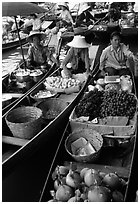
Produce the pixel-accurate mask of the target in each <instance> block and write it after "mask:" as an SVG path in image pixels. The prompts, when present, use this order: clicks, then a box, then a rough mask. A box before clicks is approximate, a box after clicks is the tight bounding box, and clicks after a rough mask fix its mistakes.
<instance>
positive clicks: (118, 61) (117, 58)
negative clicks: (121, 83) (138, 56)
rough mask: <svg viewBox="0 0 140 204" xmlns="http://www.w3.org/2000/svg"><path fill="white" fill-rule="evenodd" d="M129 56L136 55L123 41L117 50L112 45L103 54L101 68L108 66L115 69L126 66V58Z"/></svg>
mask: <svg viewBox="0 0 140 204" xmlns="http://www.w3.org/2000/svg"><path fill="white" fill-rule="evenodd" d="M129 57H134V55H133V53H132V52H131V51H130V50H129V48H128V47H127V46H126V45H125V44H123V43H121V44H120V47H119V48H118V49H117V51H115V50H114V49H113V47H112V45H110V46H108V47H107V48H105V49H104V50H103V52H102V54H101V57H100V70H102V69H104V68H106V67H113V68H115V69H121V68H126V60H127V58H129Z"/></svg>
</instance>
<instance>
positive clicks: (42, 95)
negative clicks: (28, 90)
mask: <svg viewBox="0 0 140 204" xmlns="http://www.w3.org/2000/svg"><path fill="white" fill-rule="evenodd" d="M55 94H56V93H53V92H51V91H47V90H40V91H39V92H38V93H36V94H35V95H34V98H49V97H52V96H54V95H55Z"/></svg>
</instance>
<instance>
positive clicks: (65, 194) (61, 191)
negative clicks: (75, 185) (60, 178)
mask: <svg viewBox="0 0 140 204" xmlns="http://www.w3.org/2000/svg"><path fill="white" fill-rule="evenodd" d="M55 196H56V199H57V200H58V201H62V202H66V201H68V200H69V199H70V198H71V197H72V196H74V192H73V189H72V188H71V187H70V186H67V185H61V186H59V188H58V189H57V191H56V195H55Z"/></svg>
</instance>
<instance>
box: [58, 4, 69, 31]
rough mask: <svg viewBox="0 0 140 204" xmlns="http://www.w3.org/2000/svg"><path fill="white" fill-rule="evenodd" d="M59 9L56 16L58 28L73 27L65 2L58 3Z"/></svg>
mask: <svg viewBox="0 0 140 204" xmlns="http://www.w3.org/2000/svg"><path fill="white" fill-rule="evenodd" d="M58 5H59V7H60V8H61V13H60V15H59V16H58V20H59V22H58V23H57V24H59V27H65V26H72V25H73V19H72V16H71V14H70V11H69V7H68V5H67V4H66V3H65V2H62V3H59V4H58Z"/></svg>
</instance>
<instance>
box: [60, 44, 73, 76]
mask: <svg viewBox="0 0 140 204" xmlns="http://www.w3.org/2000/svg"><path fill="white" fill-rule="evenodd" d="M73 54H74V52H73V48H70V49H69V51H68V53H67V55H66V57H65V58H64V60H63V61H62V64H61V67H62V68H63V70H64V73H65V75H66V76H68V77H71V72H70V71H69V70H68V69H67V64H68V63H69V62H71V60H72V56H73Z"/></svg>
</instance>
